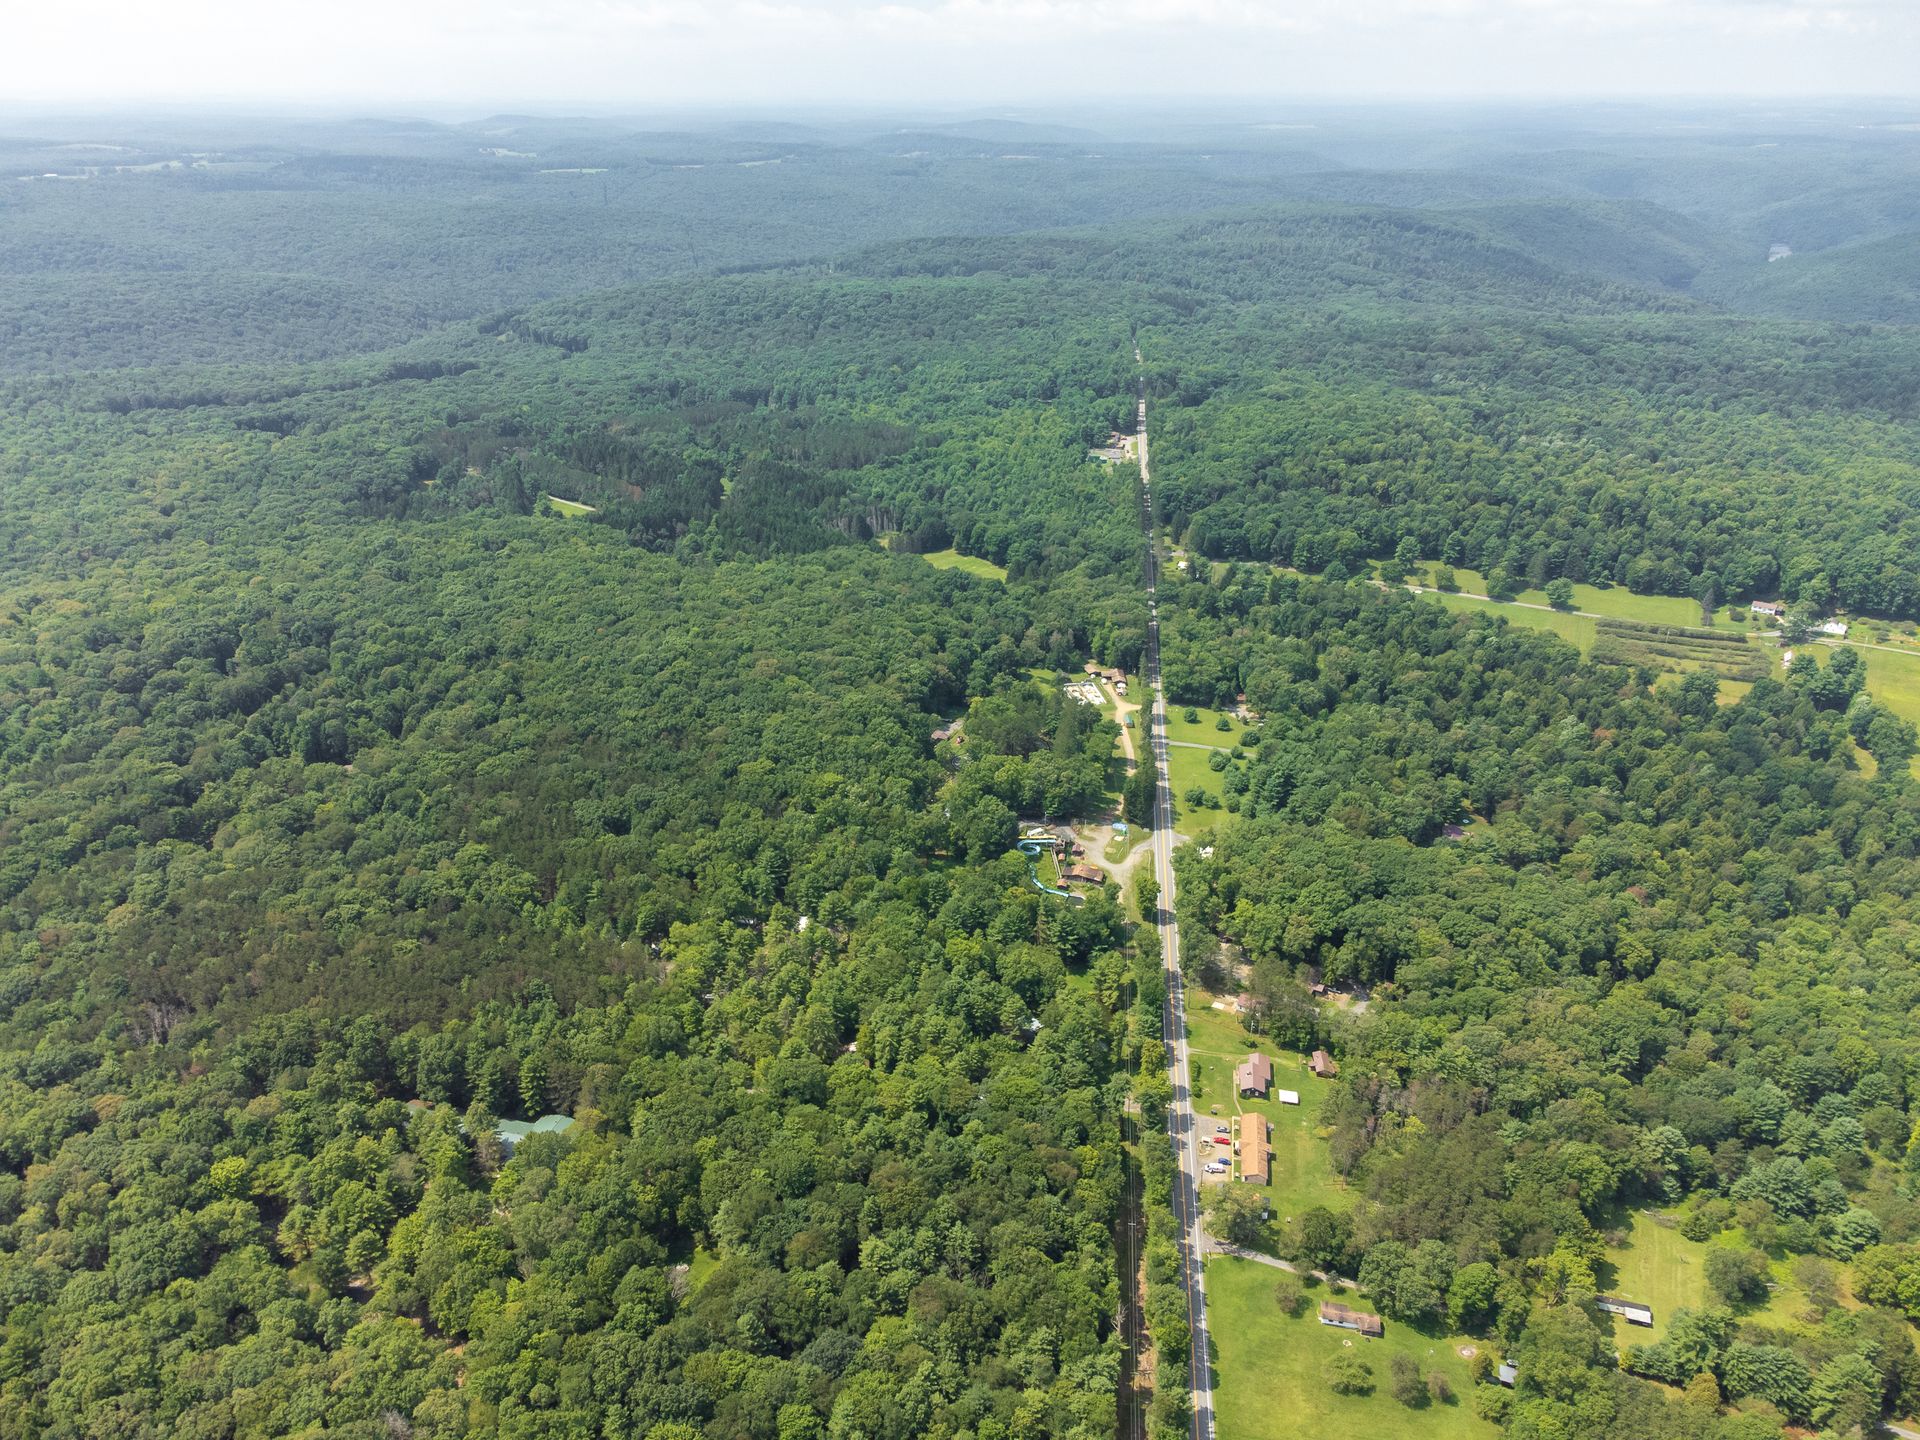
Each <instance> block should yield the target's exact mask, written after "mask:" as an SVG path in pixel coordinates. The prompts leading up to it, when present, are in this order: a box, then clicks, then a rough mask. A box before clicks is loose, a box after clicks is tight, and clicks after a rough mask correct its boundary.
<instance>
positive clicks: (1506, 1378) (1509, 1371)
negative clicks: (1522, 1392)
mask: <svg viewBox="0 0 1920 1440" xmlns="http://www.w3.org/2000/svg"><path fill="white" fill-rule="evenodd" d="M1493 1378H1494V1379H1496V1380H1498V1381H1499V1382H1500V1383H1501V1384H1502V1385H1504V1386H1506V1387H1507V1388H1508V1389H1509V1390H1511V1389H1512V1388H1513V1382H1514V1381H1516V1380H1518V1379H1519V1378H1520V1367H1519V1366H1518V1365H1515V1364H1514V1363H1513V1362H1512V1361H1511V1360H1502V1361H1501V1362H1500V1368H1499V1369H1498V1370H1495V1371H1494V1372H1493Z"/></svg>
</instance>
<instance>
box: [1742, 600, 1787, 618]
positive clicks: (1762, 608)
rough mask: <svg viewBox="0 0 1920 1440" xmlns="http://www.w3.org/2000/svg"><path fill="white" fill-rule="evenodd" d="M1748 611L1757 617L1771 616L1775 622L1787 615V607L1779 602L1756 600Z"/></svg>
mask: <svg viewBox="0 0 1920 1440" xmlns="http://www.w3.org/2000/svg"><path fill="white" fill-rule="evenodd" d="M1747 609H1749V610H1751V611H1752V612H1753V613H1754V614H1755V615H1770V616H1772V617H1773V618H1774V619H1775V620H1778V619H1779V618H1780V617H1781V616H1782V615H1784V614H1786V613H1787V607H1786V606H1785V605H1784V604H1782V603H1781V602H1780V601H1778V600H1756V601H1754V602H1753V603H1752V604H1751V605H1749V606H1747Z"/></svg>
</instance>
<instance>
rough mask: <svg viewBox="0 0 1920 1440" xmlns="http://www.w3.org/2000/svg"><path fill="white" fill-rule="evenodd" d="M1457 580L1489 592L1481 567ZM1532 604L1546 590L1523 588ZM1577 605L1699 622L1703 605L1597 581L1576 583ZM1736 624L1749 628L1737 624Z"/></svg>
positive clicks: (1656, 619) (1457, 572)
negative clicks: (1605, 586) (1636, 591)
mask: <svg viewBox="0 0 1920 1440" xmlns="http://www.w3.org/2000/svg"><path fill="white" fill-rule="evenodd" d="M1435 563H1436V562H1434V561H1431V560H1429V561H1426V562H1425V563H1424V564H1423V565H1422V566H1421V569H1422V570H1424V571H1425V572H1426V574H1425V577H1424V578H1423V577H1422V576H1421V575H1419V574H1416V575H1414V576H1413V577H1412V578H1413V582H1414V583H1415V584H1416V585H1430V584H1432V583H1433V580H1432V576H1433V569H1434V565H1435ZM1453 578H1454V583H1455V584H1457V585H1458V586H1459V587H1460V588H1461V589H1462V590H1465V591H1468V592H1470V593H1472V594H1475V595H1484V594H1486V593H1487V578H1486V576H1484V575H1482V574H1481V573H1480V572H1479V571H1477V570H1467V569H1464V568H1462V567H1461V566H1458V565H1456V566H1454V567H1453ZM1514 598H1515V599H1516V600H1521V601H1524V602H1526V603H1527V604H1530V605H1544V604H1546V603H1547V592H1546V591H1544V590H1522V591H1520V592H1519V593H1518V594H1517V595H1516V596H1515V597H1514ZM1573 608H1574V609H1575V610H1584V611H1586V612H1587V613H1588V614H1590V615H1604V616H1607V617H1608V618H1610V619H1614V620H1640V621H1644V622H1645V623H1647V624H1649V625H1698V624H1699V623H1700V606H1699V603H1698V602H1697V601H1693V600H1688V599H1686V598H1684V597H1682V596H1679V595H1636V594H1634V593H1633V591H1631V590H1629V589H1627V587H1626V586H1624V585H1613V586H1609V587H1607V588H1605V589H1602V588H1601V587H1599V586H1596V585H1575V586H1574V587H1573ZM1728 608H1729V607H1727V606H1724V605H1723V606H1721V607H1720V609H1719V611H1718V612H1717V614H1716V616H1715V622H1716V624H1719V625H1728V624H1731V623H1732V622H1730V621H1729V620H1728V619H1727V612H1728ZM1734 628H1736V629H1740V628H1745V627H1741V626H1735V627H1734Z"/></svg>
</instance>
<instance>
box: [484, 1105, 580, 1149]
mask: <svg viewBox="0 0 1920 1440" xmlns="http://www.w3.org/2000/svg"><path fill="white" fill-rule="evenodd" d="M572 1128H573V1117H572V1116H571V1115H542V1116H541V1117H540V1118H539V1119H538V1120H502V1121H501V1122H500V1124H499V1126H498V1127H497V1128H496V1129H495V1130H494V1132H493V1133H494V1136H495V1138H497V1139H498V1140H499V1141H500V1144H501V1147H502V1148H503V1149H505V1151H506V1152H507V1154H509V1155H511V1154H513V1147H514V1146H516V1145H518V1144H519V1143H520V1142H521V1141H522V1140H525V1139H527V1138H528V1137H529V1136H532V1135H560V1134H564V1133H565V1132H566V1131H568V1130H571V1129H572Z"/></svg>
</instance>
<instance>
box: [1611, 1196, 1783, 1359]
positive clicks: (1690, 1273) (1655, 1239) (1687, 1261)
mask: <svg viewBox="0 0 1920 1440" xmlns="http://www.w3.org/2000/svg"><path fill="white" fill-rule="evenodd" d="M1742 1243H1744V1242H1743V1241H1742V1240H1741V1237H1740V1235H1739V1233H1738V1232H1737V1231H1727V1232H1724V1233H1722V1234H1720V1235H1718V1236H1716V1237H1715V1238H1714V1239H1712V1240H1706V1241H1699V1240H1689V1239H1687V1237H1686V1236H1684V1235H1682V1234H1681V1233H1680V1230H1679V1227H1678V1226H1677V1225H1674V1226H1667V1225H1662V1224H1661V1223H1660V1222H1659V1221H1658V1220H1656V1219H1655V1218H1654V1217H1653V1216H1652V1215H1651V1214H1649V1213H1647V1212H1646V1211H1644V1210H1640V1211H1636V1212H1634V1215H1633V1217H1632V1227H1631V1229H1630V1231H1629V1232H1628V1239H1627V1243H1626V1244H1625V1245H1623V1246H1620V1247H1618V1248H1609V1249H1608V1251H1607V1261H1608V1263H1609V1265H1611V1267H1612V1274H1611V1275H1610V1276H1609V1275H1607V1274H1604V1273H1603V1274H1602V1275H1601V1276H1600V1282H1601V1284H1602V1285H1603V1286H1605V1287H1606V1292H1607V1293H1608V1294H1611V1295H1618V1296H1619V1297H1620V1298H1621V1299H1623V1300H1638V1301H1640V1302H1641V1303H1642V1304H1644V1305H1651V1306H1652V1307H1653V1326H1652V1328H1651V1329H1649V1328H1648V1327H1647V1326H1644V1325H1629V1324H1628V1323H1627V1322H1626V1321H1625V1320H1623V1319H1621V1318H1620V1317H1619V1316H1618V1315H1616V1316H1614V1317H1613V1335H1614V1339H1615V1340H1616V1341H1617V1342H1618V1343H1619V1344H1620V1345H1622V1346H1626V1345H1652V1344H1654V1343H1656V1342H1657V1341H1659V1340H1661V1339H1662V1338H1664V1337H1665V1335H1666V1333H1667V1326H1668V1325H1669V1324H1670V1323H1671V1322H1672V1320H1673V1312H1674V1311H1676V1310H1681V1309H1686V1310H1699V1309H1701V1308H1703V1307H1704V1306H1707V1305H1710V1304H1716V1303H1718V1302H1717V1301H1715V1300H1714V1299H1713V1297H1712V1295H1711V1293H1710V1292H1709V1291H1708V1289H1707V1271H1706V1260H1707V1254H1708V1252H1709V1251H1710V1250H1712V1249H1713V1248H1714V1247H1715V1246H1737V1245H1740V1244H1742ZM1773 1270H1774V1277H1773V1278H1774V1290H1773V1297H1772V1299H1770V1300H1769V1301H1768V1302H1767V1304H1765V1305H1762V1306H1758V1307H1755V1308H1754V1309H1751V1310H1747V1311H1743V1312H1742V1314H1741V1318H1742V1319H1751V1320H1755V1321H1759V1322H1761V1323H1763V1324H1770V1325H1778V1326H1783V1327H1786V1326H1792V1325H1794V1324H1795V1323H1796V1319H1795V1317H1796V1315H1797V1314H1798V1312H1799V1311H1800V1310H1802V1309H1804V1308H1805V1306H1806V1297H1805V1295H1804V1294H1803V1293H1802V1292H1801V1290H1800V1289H1799V1287H1798V1286H1796V1285H1795V1284H1794V1283H1793V1281H1792V1280H1791V1279H1790V1278H1789V1276H1788V1274H1787V1267H1786V1265H1785V1264H1784V1263H1776V1264H1775V1265H1774V1266H1773Z"/></svg>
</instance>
